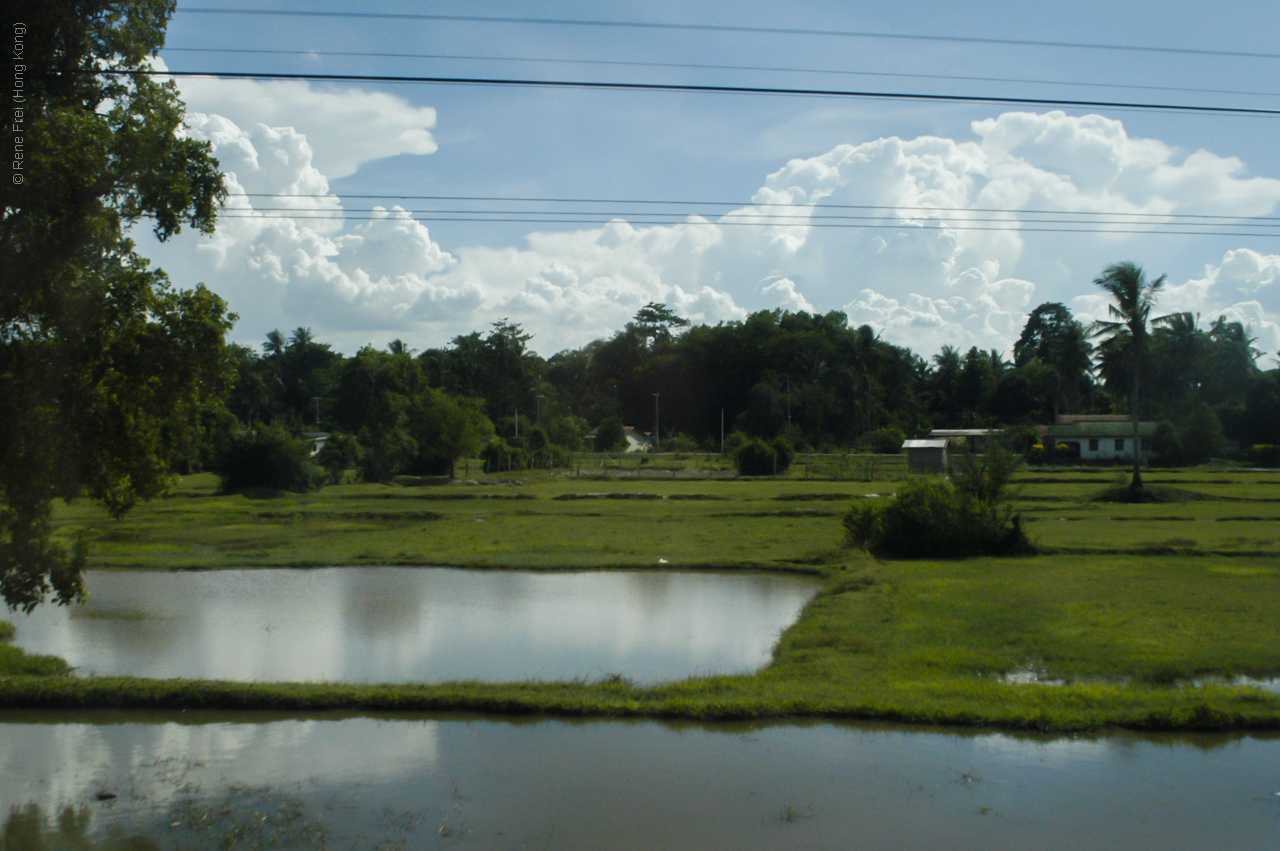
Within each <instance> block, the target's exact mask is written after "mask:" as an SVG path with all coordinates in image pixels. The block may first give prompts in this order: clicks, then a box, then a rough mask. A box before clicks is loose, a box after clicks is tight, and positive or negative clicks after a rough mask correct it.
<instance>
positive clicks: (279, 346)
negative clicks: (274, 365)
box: [262, 328, 284, 357]
mask: <svg viewBox="0 0 1280 851" xmlns="http://www.w3.org/2000/svg"><path fill="white" fill-rule="evenodd" d="M262 351H263V353H265V354H268V355H271V356H273V357H274V356H276V355H280V354H283V353H284V334H281V333H280V329H279V328H276V329H275V330H273V331H268V332H267V341H266V342H265V343H263V344H262Z"/></svg>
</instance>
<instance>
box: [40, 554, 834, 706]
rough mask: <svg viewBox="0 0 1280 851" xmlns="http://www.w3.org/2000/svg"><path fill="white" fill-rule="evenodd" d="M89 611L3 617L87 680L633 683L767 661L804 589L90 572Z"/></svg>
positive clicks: (743, 583)
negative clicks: (623, 679)
mask: <svg viewBox="0 0 1280 851" xmlns="http://www.w3.org/2000/svg"><path fill="white" fill-rule="evenodd" d="M87 583H88V586H89V592H90V602H89V604H88V605H87V606H85V607H83V608H75V609H71V610H67V609H64V608H59V607H53V606H45V607H42V608H40V609H37V610H36V611H35V612H33V613H32V614H31V615H29V616H26V617H22V616H16V617H15V620H16V623H17V626H18V636H17V640H16V641H17V643H18V644H19V645H20V646H22V647H24V648H26V649H28V650H30V651H32V652H36V653H53V654H56V655H58V656H62V657H63V658H65V659H67V660H68V661H69V662H70V663H71V664H72V665H75V666H77V668H78V669H79V670H80V672H81V673H86V674H132V675H138V676H146V677H201V678H216V679H230V680H290V681H298V680H341V681H349V682H441V681H445V680H457V679H478V680H488V681H502V680H521V679H527V678H536V679H544V680H558V679H574V678H589V679H590V678H599V677H603V676H605V675H607V674H613V673H617V674H622V675H624V676H627V677H629V678H631V679H634V680H636V681H638V682H641V683H651V682H659V681H663V680H672V679H680V678H683V677H686V676H689V675H691V674H711V673H742V672H748V671H751V670H754V669H756V668H758V667H760V666H761V665H763V664H765V663H766V662H767V661H768V659H769V654H770V651H771V649H772V647H773V644H774V642H775V641H776V640H777V637H778V635H779V633H780V632H781V631H782V630H783V629H784V628H785V627H786V626H787V625H788V624H790V623H791V622H792V621H794V620H795V618H796V616H797V615H798V614H799V611H800V609H801V607H802V606H803V605H804V604H805V603H806V602H807V601H808V600H809V599H810V598H811V597H812V596H813V594H814V593H816V590H817V585H816V584H815V583H814V582H811V581H807V580H802V579H796V578H793V577H782V576H767V575H756V574H751V575H747V574H702V573H659V572H621V571H620V572H606V573H586V572H583V573H528V572H518V571H495V572H481V571H463V570H449V569H443V568H432V569H420V568H330V569H323V570H223V571H209V572H203V573H158V572H148V571H90V572H89V573H88V575H87Z"/></svg>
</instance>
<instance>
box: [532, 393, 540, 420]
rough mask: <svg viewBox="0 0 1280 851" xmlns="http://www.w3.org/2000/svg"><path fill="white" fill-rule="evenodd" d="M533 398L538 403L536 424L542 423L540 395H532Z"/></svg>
mask: <svg viewBox="0 0 1280 851" xmlns="http://www.w3.org/2000/svg"><path fill="white" fill-rule="evenodd" d="M533 398H534V400H535V401H536V402H537V403H538V425H542V397H541V396H534V397H533Z"/></svg>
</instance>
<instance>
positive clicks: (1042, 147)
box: [140, 0, 1280, 366]
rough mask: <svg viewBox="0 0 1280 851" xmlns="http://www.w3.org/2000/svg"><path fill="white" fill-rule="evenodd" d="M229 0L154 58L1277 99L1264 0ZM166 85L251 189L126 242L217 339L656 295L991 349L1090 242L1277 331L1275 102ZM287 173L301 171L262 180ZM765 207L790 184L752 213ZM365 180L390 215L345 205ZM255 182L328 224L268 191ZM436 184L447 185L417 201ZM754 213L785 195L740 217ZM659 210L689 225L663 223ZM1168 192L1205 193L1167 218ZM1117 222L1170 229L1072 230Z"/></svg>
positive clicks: (1092, 311) (1066, 295) (1093, 268)
mask: <svg viewBox="0 0 1280 851" xmlns="http://www.w3.org/2000/svg"><path fill="white" fill-rule="evenodd" d="M245 7H246V4H245V3H244V2H242V1H241V2H229V0H196V2H191V3H180V4H179V10H178V14H177V15H176V16H175V18H174V20H173V21H172V23H171V25H170V28H169V37H168V45H167V48H166V50H165V51H164V52H163V53H162V54H161V61H162V63H163V65H164V66H165V67H167V68H169V69H173V70H211V71H263V72H298V71H303V72H308V73H320V74H334V73H337V74H343V73H348V74H378V75H419V76H466V77H483V78H525V79H557V80H597V81H632V82H635V81H641V82H653V83H677V84H694V85H728V86H761V87H787V88H821V89H840V90H849V89H856V90H872V91H897V92H919V93H928V94H959V95H990V96H1000V97H1034V98H1060V99H1070V100H1097V101H1125V102H1152V103H1167V104H1184V105H1209V106H1218V107H1222V106H1236V107H1247V108H1267V109H1276V108H1280V84H1277V83H1276V82H1275V81H1276V80H1277V78H1278V75H1277V73H1276V72H1277V70H1280V58H1275V56H1274V55H1275V54H1280V48H1277V47H1276V45H1277V44H1280V15H1276V14H1275V11H1274V7H1273V5H1272V4H1270V3H1263V2H1256V3H1249V2H1236V3H1221V4H1218V5H1216V6H1213V7H1210V6H1209V5H1208V4H1176V3H1167V2H1166V3H1137V2H1135V3H1118V4H1117V3H1100V2H1099V3H1094V2H1081V3H1075V4H1039V3H1025V2H1022V3H982V4H972V3H955V2H950V3H942V2H914V3H913V2H903V3H895V4H882V3H877V4H870V3H850V2H838V3H835V2H833V3H818V2H808V3H804V2H801V3H790V4H778V3H767V4H766V3H752V2H733V3H729V2H704V3H701V4H698V5H696V6H693V5H689V4H676V3H673V2H651V3H645V4H633V3H621V2H619V3H609V4H601V3H585V2H583V3H571V2H564V3H551V2H547V3H511V2H506V3H504V2H468V3H462V2H455V3H448V2H433V3H430V4H426V3H412V2H392V1H391V0H383V2H380V3H378V4H376V5H366V6H361V7H360V11H362V12H373V13H391V14H395V13H407V14H434V15H466V16H479V17H507V18H513V17H518V18H538V19H561V20H564V19H573V20H594V21H626V22H637V23H646V22H647V23H655V24H664V25H667V24H682V25H684V24H689V25H701V26H708V25H709V26H725V25H728V26H739V27H751V28H760V29H770V28H774V29H793V30H794V29H804V30H819V31H825V32H831V31H845V32H849V31H856V32H863V33H882V34H895V35H909V36H924V37H942V38H943V39H953V38H960V39H995V40H1003V41H1036V42H1044V41H1054V42H1075V43H1089V44H1111V45H1120V46H1128V47H1131V48H1144V49H1131V50H1102V49H1086V48H1079V47H1076V48H1064V47H1050V46H1045V45H1036V46H1033V45H1017V44H1008V43H1004V44H991V43H983V42H975V41H952V40H930V39H928V38H855V37H849V36H833V35H794V34H784V33H777V32H752V33H743V32H726V31H713V30H705V29H703V30H691V29H673V28H669V27H662V28H646V27H597V26H569V25H563V24H561V25H550V24H533V23H495V22H478V21H470V22H463V21H441V20H431V21H426V20H406V19H375V18H324V17H315V16H290V17H285V16H258V15H243V14H225V15H224V14H209V13H205V12H199V11H195V10H196V9H235V8H245ZM253 8H256V9H281V10H290V9H292V10H310V11H325V10H329V11H337V12H345V11H349V10H350V8H351V7H349V6H345V5H343V4H338V3H329V2H312V3H307V4H302V3H299V2H297V0H275V2H272V3H268V4H260V5H258V6H254V7H253ZM1146 48H1158V49H1157V50H1151V49H1146ZM1168 48H1174V49H1178V50H1182V51H1217V52H1218V53H1216V54H1197V53H1189V52H1179V53H1170V52H1163V51H1164V50H1165V49H1168ZM210 50H235V51H253V50H271V51H302V52H307V51H311V52H313V53H311V54H309V55H308V54H300V55H283V54H263V53H245V52H240V53H233V52H225V53H219V52H206V51H210ZM338 52H347V53H379V54H414V55H419V56H426V55H429V56H432V57H435V58H395V57H387V56H382V57H374V56H338V55H333V54H335V53H338ZM1222 53H1227V54H1245V53H1262V54H1272V56H1262V57H1248V56H1242V55H1221V54H1222ZM446 56H452V57H472V58H465V59H464V58H443V57H446ZM532 60H560V61H556V62H551V61H532ZM608 63H615V64H608ZM619 63H627V64H619ZM690 65H697V66H703V67H686V66H690ZM707 66H734V67H732V68H729V67H719V68H712V67H707ZM750 69H756V70H750ZM781 69H797V70H781ZM976 78H980V79H976ZM179 86H180V89H181V91H182V93H183V96H184V98H185V100H186V102H187V105H188V108H189V110H190V112H191V115H190V120H189V124H190V128H191V129H190V132H191V133H192V134H193V135H196V136H198V137H201V138H207V139H210V140H211V141H213V143H214V146H215V153H216V155H217V156H218V157H219V159H220V161H221V162H222V164H223V167H224V170H226V171H227V172H228V176H229V185H231V187H232V188H233V191H248V192H252V193H256V194H255V195H253V196H252V197H240V198H236V199H233V201H232V204H231V205H229V210H228V213H227V215H226V217H225V218H224V220H223V222H222V224H221V225H220V228H219V232H218V234H217V235H215V237H213V238H212V239H209V238H206V237H198V236H195V235H184V236H182V237H180V238H178V239H177V240H174V241H172V242H171V243H170V244H168V245H164V246H157V245H154V244H148V243H147V241H146V240H145V239H141V240H140V244H141V245H142V247H143V250H144V252H146V253H149V255H150V256H152V257H153V258H155V259H156V260H157V261H158V262H159V263H160V264H161V265H162V266H163V267H164V268H165V269H166V270H168V271H169V272H170V274H171V275H172V276H173V277H174V279H175V281H177V282H178V283H179V284H182V285H191V284H193V283H195V282H196V281H204V282H206V283H207V284H208V285H209V286H211V287H212V288H213V289H215V290H216V291H218V292H220V293H221V294H223V295H224V296H225V297H226V298H228V300H229V301H230V303H231V307H232V309H233V310H235V311H237V312H238V313H240V314H241V320H240V322H239V324H238V325H237V327H236V329H235V331H234V334H233V336H234V337H235V338H236V339H237V340H239V341H241V342H246V343H251V344H255V345H256V344H257V343H259V342H260V341H261V340H262V338H263V335H264V334H265V333H266V332H267V331H269V330H271V329H272V328H276V327H280V328H282V329H286V330H288V329H291V328H293V327H296V326H308V327H311V328H312V329H313V331H314V332H315V333H316V334H317V336H318V337H319V338H320V339H322V340H326V341H331V342H334V343H335V344H336V345H337V347H338V348H340V349H342V350H345V351H354V350H355V349H356V348H358V347H359V346H360V345H363V344H365V343H373V344H375V345H382V344H384V343H386V342H387V341H388V340H390V339H392V338H396V337H399V338H403V339H405V340H406V341H408V342H409V343H410V344H411V345H413V346H415V347H418V348H426V347H428V346H438V345H443V344H445V343H447V342H448V340H449V339H451V338H452V337H453V336H455V335H457V334H462V333H467V332H469V331H471V330H482V329H484V328H486V327H488V324H489V323H490V322H493V321H495V320H497V319H501V318H504V317H507V318H510V319H511V320H512V321H517V322H521V323H523V324H524V325H525V327H526V328H527V329H528V330H530V331H531V332H533V333H534V334H535V337H534V340H533V341H532V345H533V346H534V347H535V348H537V349H538V350H539V351H540V352H542V353H543V354H546V355H550V354H553V353H554V352H555V351H558V350H560V349H562V348H565V347H569V346H579V345H582V344H584V343H586V342H588V341H589V340H591V339H593V338H596V337H600V336H606V335H608V334H610V333H611V332H612V331H613V330H616V329H617V328H619V327H621V325H622V324H623V323H624V322H625V321H626V320H627V319H628V318H629V317H630V316H631V315H632V314H633V313H634V312H635V310H636V309H638V308H639V307H640V306H642V305H643V304H645V303H646V302H649V301H660V302H665V303H667V304H670V305H671V306H673V307H674V308H675V309H677V310H678V311H680V312H681V313H683V314H684V315H686V316H690V317H691V318H694V319H696V320H698V321H704V322H717V321H726V320H732V319H737V318H741V317H742V316H744V315H745V314H746V312H748V311H752V310H758V309H762V308H775V307H781V308H786V309H791V310H795V309H807V310H816V311H823V312H825V311H828V310H842V311H845V312H846V313H848V314H849V316H850V319H851V321H852V322H853V323H854V324H862V323H864V322H866V323H869V324H871V325H872V326H873V327H875V328H877V330H880V331H882V333H883V334H884V336H885V337H886V338H887V339H890V340H892V341H894V342H897V343H901V344H904V345H909V346H911V347H912V348H913V349H914V350H915V351H917V352H919V353H920V354H922V355H924V356H926V357H927V356H929V355H931V354H933V353H934V352H936V351H937V350H938V348H939V347H940V346H942V345H944V344H950V345H955V346H960V347H963V348H967V347H968V346H970V345H978V346H981V347H983V348H992V347H994V348H997V349H999V350H1002V351H1004V352H1006V353H1008V352H1009V350H1010V348H1011V346H1012V342H1013V340H1015V339H1016V338H1017V334H1018V332H1019V330H1020V329H1021V326H1022V324H1023V322H1024V321H1025V316H1026V314H1027V313H1028V312H1029V311H1030V310H1032V309H1034V307H1035V306H1036V305H1038V304H1040V303H1042V302H1045V301H1062V302H1065V303H1067V304H1068V305H1069V306H1071V307H1072V309H1073V310H1075V311H1076V312H1077V315H1078V316H1080V317H1081V318H1085V319H1088V318H1092V317H1093V316H1095V315H1097V314H1098V313H1099V311H1100V310H1102V309H1103V304H1102V303H1101V301H1100V299H1099V297H1098V296H1097V295H1095V293H1096V292H1097V290H1096V288H1095V287H1093V286H1092V284H1091V283H1090V282H1091V280H1092V279H1093V278H1095V277H1097V276H1098V275H1099V273H1100V272H1101V270H1102V268H1103V267H1104V266H1106V265H1107V264H1108V263H1112V262H1116V261H1121V260H1132V261H1134V262H1137V263H1139V264H1141V265H1143V266H1144V267H1145V268H1146V269H1147V270H1148V271H1149V272H1150V273H1151V274H1153V275H1155V274H1161V273H1164V274H1167V275H1168V279H1169V284H1170V287H1169V291H1168V293H1167V294H1166V295H1165V297H1164V301H1163V307H1164V309H1165V310H1166V311H1174V310H1192V311H1195V312H1198V313H1200V314H1201V316H1202V322H1203V323H1205V324H1207V323H1208V321H1210V320H1211V319H1212V318H1214V317H1216V316H1218V315H1220V314H1225V315H1228V316H1229V317H1230V318H1233V319H1240V320H1241V321H1245V322H1246V323H1247V324H1249V326H1250V327H1251V329H1252V332H1253V333H1254V334H1255V335H1256V336H1257V337H1258V338H1259V339H1258V345H1259V347H1260V348H1262V349H1264V350H1265V351H1268V352H1271V353H1273V354H1274V353H1275V352H1276V351H1277V349H1280V236H1278V235H1277V234H1280V228H1278V227H1276V225H1277V222H1276V221H1275V219H1274V217H1276V216H1280V208H1278V204H1280V146H1277V145H1276V144H1275V140H1276V138H1277V131H1278V130H1280V116H1263V117H1257V116H1232V115H1222V114H1187V113H1170V112H1150V111H1146V112H1144V111H1135V110H1120V109H1113V108H1107V109H1083V108H1064V109H1056V110H1055V109H1054V108H1052V107H1050V106H1034V105H1023V106H1018V105H996V104H957V103H948V102H937V101H931V102H923V103H922V102H906V101H897V100H880V99H848V98H820V97H796V96H766V95H734V94H701V93H670V92H652V91H584V90H580V89H551V88H512V87H499V86H459V85H439V84H432V85H420V84H394V83H377V84H372V83H360V84H355V83H322V82H306V81H288V82H257V81H247V80H234V81H233V80H209V79H190V78H186V79H182V80H180V82H179ZM299 193H304V194H306V195H308V196H317V197H308V198H305V199H303V198H298V197H292V196H296V195H297V194H299ZM359 195H418V196H422V195H433V196H469V197H485V198H497V197H517V198H526V199H551V198H573V199H619V200H630V201H637V200H645V201H656V202H663V203H657V204H647V205H637V204H634V203H632V204H627V203H611V204H593V205H587V206H584V205H581V204H579V205H564V204H558V205H550V204H549V203H548V202H546V201H545V200H542V201H539V202H536V203H534V202H528V203H516V202H511V201H505V202H504V201H497V200H488V201H483V202H462V201H458V200H454V201H448V200H431V201H427V200H422V199H417V200H414V199H407V198H382V199H368V198H360V197H357V196H359ZM677 201H683V202H697V203H693V204H675V203H673V202H677ZM710 202H727V203H717V204H712V203H710ZM764 203H769V204H783V203H785V204H791V205H794V206H791V207H760V206H754V207H753V206H752V205H760V204H764ZM375 204H376V205H381V206H382V207H383V208H385V209H386V210H387V212H385V213H382V212H379V213H376V214H374V215H376V216H379V218H375V219H370V218H369V216H370V213H368V212H366V211H368V210H370V209H371V208H372V207H373V206H374V205H375ZM396 205H399V207H400V208H402V209H401V210H396V209H395V207H396ZM271 207H277V208H278V207H286V208H291V209H293V210H295V215H297V216H308V215H310V216H314V215H316V213H314V212H312V210H314V209H315V208H317V207H319V208H321V209H323V210H326V211H328V212H326V213H323V214H322V215H326V216H329V215H336V214H337V212H338V211H346V212H347V213H348V214H349V215H350V216H351V218H349V219H347V220H345V221H343V220H340V219H333V218H326V219H324V220H317V219H314V218H311V219H307V218H293V219H288V218H280V217H279V211H278V210H271V209H266V208H271ZM303 208H306V209H303ZM866 208H874V209H866ZM735 209H736V210H737V211H738V212H737V213H736V214H734V215H733V216H731V217H730V219H728V220H726V219H723V218H722V217H723V216H725V214H727V213H730V212H731V211H733V210H735ZM405 210H407V211H410V212H404V211H405ZM428 210H431V211H435V212H434V214H432V213H429V212H426V211H428ZM459 210H464V211H465V210H471V211H473V212H472V213H469V214H467V213H458V212H443V211H459ZM476 210H488V211H495V210H506V211H512V210H515V211H530V210H541V211H550V210H558V211H560V212H561V213H571V215H552V216H549V218H571V219H575V220H576V222H575V223H545V224H531V223H529V222H512V221H505V222H493V221H488V222H476V221H463V220H462V219H474V218H477V217H478V216H477V215H475V213H474V211H476ZM586 210H589V211H590V212H591V213H592V216H591V217H589V218H588V219H587V220H583V212H584V211H586ZM979 210H983V211H991V210H994V211H996V212H994V213H993V212H977V211H979ZM1028 210H1045V211H1047V213H1046V214H1038V213H1029V212H1026V211H1028ZM415 211H417V212H415ZM777 211H785V212H788V213H789V214H791V215H793V216H797V217H798V218H792V219H791V220H789V221H788V222H787V223H786V224H785V226H780V225H777V224H772V225H768V224H761V223H759V222H760V221H761V220H760V218H759V214H760V213H762V212H777ZM688 213H694V214H697V215H699V216H700V217H701V218H699V219H696V220H694V221H693V222H687V223H680V222H682V221H683V219H682V217H683V216H684V215H685V214H688ZM868 214H871V215H874V216H876V217H877V218H878V219H879V220H878V221H876V222H875V224H877V225H878V226H877V227H875V228H865V227H860V228H852V227H839V228H835V227H815V226H812V225H814V224H817V223H819V222H823V221H826V222H829V223H834V222H840V223H843V224H852V223H853V222H852V221H851V220H848V219H845V220H839V219H825V220H824V219H820V218H813V216H831V215H846V216H847V215H868ZM752 216H755V218H752ZM1197 216H1219V217H1225V218H1219V219H1203V218H1187V217H1197ZM479 217H480V218H485V217H491V216H479ZM505 217H506V218H519V216H511V215H506V216H505ZM1265 217H1272V219H1271V221H1267V219H1266V218H1265ZM524 218H528V216H527V215H526V216H524ZM609 218H614V219H616V221H614V222H613V223H612V224H605V223H604V221H606V220H608V219H609ZM974 219H994V221H987V222H981V223H979V222H975V221H972V220H974ZM1044 219H1048V220H1049V221H1042V220H1044ZM1125 220H1127V221H1130V222H1134V221H1140V222H1143V224H1142V229H1164V230H1167V229H1170V228H1174V229H1177V230H1183V231H1196V233H1194V234H1182V235H1166V234H1162V235H1138V234H1125V233H1117V232H1116V231H1117V230H1132V229H1135V228H1134V227H1129V226H1126V227H1124V228H1119V227H1117V226H1115V225H1111V226H1106V225H1103V224H1100V223H1102V222H1117V221H1125ZM659 221H660V222H663V223H661V224H654V222H659ZM735 221H736V223H733V222H735ZM743 222H756V224H743ZM966 222H967V224H966ZM866 223H867V222H863V224H866ZM1174 223H1178V224H1177V225H1176V227H1175V225H1174ZM974 227H984V228H990V227H997V228H1000V229H998V230H974V229H973V228H974ZM1067 229H1072V230H1077V231H1079V230H1083V231H1086V232H1083V233H1073V232H1066V231H1067ZM1205 229H1208V230H1213V231H1218V232H1222V233H1226V234H1229V235H1217V236H1214V235H1205V234H1203V233H1201V232H1200V231H1203V230H1205ZM1108 230H1109V231H1110V232H1105V231H1108ZM1262 363H1263V365H1264V366H1271V365H1273V363H1274V361H1273V360H1271V359H1269V358H1264V359H1263V362H1262Z"/></svg>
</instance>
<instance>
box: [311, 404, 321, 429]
mask: <svg viewBox="0 0 1280 851" xmlns="http://www.w3.org/2000/svg"><path fill="white" fill-rule="evenodd" d="M320 398H321V397H319V396H312V397H311V401H313V402H315V403H316V431H319V430H320Z"/></svg>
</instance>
